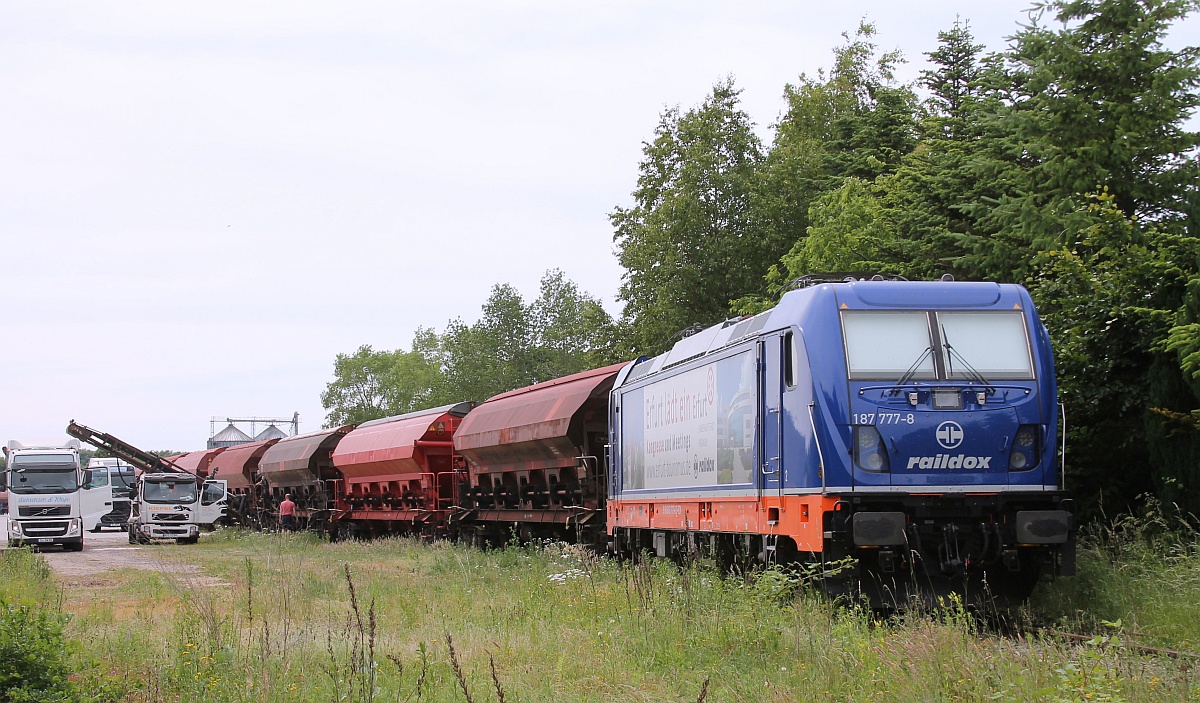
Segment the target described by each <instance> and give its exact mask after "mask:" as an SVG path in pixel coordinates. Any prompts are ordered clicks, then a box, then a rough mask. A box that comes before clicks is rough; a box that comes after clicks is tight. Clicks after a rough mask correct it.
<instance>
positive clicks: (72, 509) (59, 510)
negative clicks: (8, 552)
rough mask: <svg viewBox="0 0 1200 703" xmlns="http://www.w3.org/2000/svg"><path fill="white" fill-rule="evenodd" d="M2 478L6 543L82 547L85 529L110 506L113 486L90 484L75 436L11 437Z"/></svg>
mask: <svg viewBox="0 0 1200 703" xmlns="http://www.w3.org/2000/svg"><path fill="white" fill-rule="evenodd" d="M3 449H4V455H5V457H6V459H7V464H6V466H5V470H4V472H3V474H2V477H3V480H2V481H0V483H2V484H3V485H2V486H0V487H4V488H7V489H8V494H9V495H8V508H9V514H8V546H10V547H19V546H25V545H30V546H35V547H46V546H50V545H55V544H58V545H62V547H63V549H64V550H67V551H75V552H78V551H82V550H83V533H84V532H85V531H88V530H92V529H95V527H96V525H98V524H99V523H100V518H101V517H102V516H103V515H104V514H105V513H107V512H108V511H110V510H112V502H113V498H112V486H111V485H108V484H107V483H106V484H105V485H103V486H96V485H93V484H92V482H91V478H92V476H91V472H90V471H87V470H84V469H81V468H80V466H79V441H78V440H75V439H71V440H67V441H66V442H62V443H41V444H38V443H33V444H25V443H23V442H19V441H17V440H12V441H10V442H9V443H8V444H7V445H6V446H5V447H4V448H3Z"/></svg>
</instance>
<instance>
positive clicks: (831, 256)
mask: <svg viewBox="0 0 1200 703" xmlns="http://www.w3.org/2000/svg"><path fill="white" fill-rule="evenodd" d="M809 217H810V218H811V224H810V225H809V227H808V236H807V237H805V238H804V239H801V240H800V241H798V242H796V245H795V246H793V247H792V250H791V251H790V252H788V253H787V254H784V256H783V258H782V259H781V262H780V263H782V264H783V266H784V267H785V268H786V269H787V277H786V278H787V280H792V279H794V278H797V277H799V276H803V275H804V274H805V273H808V272H810V271H871V272H890V271H889V268H890V266H889V264H888V263H887V261H888V260H891V259H893V258H894V257H895V254H896V250H897V248H898V247H899V245H900V242H899V241H898V240H897V238H896V236H895V235H894V234H893V232H892V229H891V226H890V223H889V222H888V221H887V216H886V213H885V211H884V208H883V205H882V204H881V203H880V202H879V200H878V198H877V197H876V196H875V194H874V193H873V192H872V191H871V187H870V185H869V184H868V183H866V182H865V181H862V180H860V179H858V178H848V179H846V181H845V182H843V183H842V185H841V186H840V187H838V188H837V189H835V190H832V191H830V192H828V193H825V194H824V195H822V196H821V197H819V198H817V200H816V201H815V202H814V203H813V205H812V207H811V208H810V209H809ZM780 278H781V277H780V274H779V272H778V270H777V269H776V270H774V271H772V273H771V274H769V275H768V281H769V282H772V283H774V282H775V281H778V280H780Z"/></svg>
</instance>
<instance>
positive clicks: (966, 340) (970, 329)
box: [842, 310, 1034, 382]
mask: <svg viewBox="0 0 1200 703" xmlns="http://www.w3.org/2000/svg"><path fill="white" fill-rule="evenodd" d="M842 331H843V334H844V335H845V345H846V366H847V371H848V372H849V374H850V379H851V380H891V381H910V380H934V379H942V380H952V381H958V380H973V381H982V382H986V381H994V380H1014V381H1018V380H1021V381H1023V380H1033V378H1034V372H1033V356H1032V353H1031V350H1030V345H1029V331H1028V330H1027V329H1026V327H1025V316H1024V315H1023V314H1022V313H1021V312H1020V311H1012V312H1009V311H971V312H964V311H953V312H947V311H941V312H924V311H911V312H908V311H905V312H892V311H886V312H884V311H862V310H847V311H843V312H842Z"/></svg>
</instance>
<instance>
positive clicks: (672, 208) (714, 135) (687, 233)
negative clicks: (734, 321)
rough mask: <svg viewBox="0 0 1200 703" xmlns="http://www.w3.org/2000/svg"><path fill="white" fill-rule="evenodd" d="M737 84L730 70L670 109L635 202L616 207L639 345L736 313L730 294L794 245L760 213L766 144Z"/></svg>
mask: <svg viewBox="0 0 1200 703" xmlns="http://www.w3.org/2000/svg"><path fill="white" fill-rule="evenodd" d="M739 94H740V91H739V90H737V89H736V88H734V85H733V81H732V80H728V81H726V82H724V83H720V84H718V85H716V86H714V87H713V90H712V93H711V94H710V95H709V96H708V97H707V98H706V99H705V100H704V102H703V103H702V104H701V105H700V106H699V107H696V108H693V109H691V110H688V111H687V112H684V113H680V111H679V109H678V108H672V109H668V110H666V111H665V112H664V113H663V114H662V116H661V118H660V120H659V124H658V127H657V128H656V129H655V136H654V140H653V141H652V142H650V143H647V144H645V145H644V148H643V150H642V153H643V155H644V156H643V159H642V162H641V165H640V167H639V177H638V185H637V189H636V190H635V191H634V193H633V197H634V205H633V206H632V207H628V208H625V207H617V208H616V209H615V210H614V211H613V212H612V214H611V215H610V216H609V218H610V220H611V222H612V224H613V226H614V228H615V230H616V232H615V235H614V237H613V239H614V241H615V242H616V246H617V257H618V260H619V261H620V263H621V266H622V267H623V268H624V269H625V273H624V276H623V282H622V284H621V289H620V293H619V297H620V299H621V300H622V301H624V303H625V317H626V318H627V319H628V320H629V321H630V324H631V328H632V330H633V334H634V338H633V340H632V342H633V344H632V346H633V351H635V352H636V353H657V352H659V351H662V350H663V349H665V348H666V347H668V346H669V345H670V343H671V341H672V339H673V338H674V337H675V335H676V333H677V332H678V331H679V330H682V329H684V328H686V327H689V326H691V325H693V324H694V323H704V324H707V323H713V322H718V321H720V320H722V319H724V318H726V317H728V316H729V306H730V301H731V300H733V299H735V298H738V297H740V296H743V295H746V294H748V293H752V292H755V291H757V290H759V289H761V287H762V277H763V275H764V274H765V273H766V271H767V268H768V267H769V266H770V265H771V263H772V262H774V261H777V260H778V259H779V257H780V256H781V255H782V254H783V253H784V252H785V251H786V250H787V247H788V244H789V243H788V242H787V241H786V240H784V239H782V238H780V237H778V236H774V235H772V234H770V233H764V232H763V231H761V230H760V229H759V227H758V226H757V224H756V221H755V215H754V212H755V207H754V203H755V198H756V191H757V188H758V175H757V168H758V165H759V163H760V162H761V160H762V144H761V142H760V141H759V139H758V137H757V136H756V135H755V134H754V130H753V123H752V122H751V121H750V119H749V117H748V116H747V115H746V113H745V112H743V111H742V110H741V108H740V107H739V102H738V100H739V98H738V96H739Z"/></svg>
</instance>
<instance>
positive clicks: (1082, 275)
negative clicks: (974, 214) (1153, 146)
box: [1030, 192, 1200, 506]
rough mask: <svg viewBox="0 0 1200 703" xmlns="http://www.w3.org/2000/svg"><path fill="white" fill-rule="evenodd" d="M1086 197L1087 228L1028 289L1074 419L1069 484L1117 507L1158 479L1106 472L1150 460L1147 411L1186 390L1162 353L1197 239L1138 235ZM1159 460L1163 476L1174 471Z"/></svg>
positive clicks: (1053, 254)
mask: <svg viewBox="0 0 1200 703" xmlns="http://www.w3.org/2000/svg"><path fill="white" fill-rule="evenodd" d="M1088 200H1089V201H1090V202H1089V204H1088V206H1087V207H1086V208H1085V209H1083V210H1081V211H1080V213H1079V216H1080V217H1081V218H1087V219H1088V220H1089V221H1090V222H1091V224H1090V225H1089V226H1087V227H1086V228H1084V229H1082V230H1081V231H1080V233H1079V235H1078V237H1077V239H1076V240H1075V241H1074V242H1072V243H1071V244H1070V245H1069V246H1068V247H1067V248H1064V249H1060V250H1055V251H1049V252H1046V253H1044V254H1042V255H1041V256H1040V257H1039V259H1038V262H1037V268H1038V275H1037V278H1036V279H1035V280H1034V281H1033V283H1032V285H1031V288H1030V292H1031V294H1032V295H1033V296H1034V300H1035V301H1036V302H1037V303H1038V309H1039V311H1040V313H1041V315H1042V319H1043V321H1044V322H1045V323H1046V325H1047V327H1048V328H1049V329H1050V331H1051V337H1052V339H1053V342H1054V347H1055V352H1056V357H1057V366H1058V371H1059V378H1060V395H1061V397H1062V398H1063V400H1064V402H1065V403H1066V405H1067V416H1068V418H1070V421H1069V422H1068V425H1067V426H1068V431H1069V432H1070V435H1069V438H1068V446H1069V447H1071V450H1070V454H1069V455H1068V456H1069V457H1071V462H1070V466H1071V467H1072V471H1071V473H1072V480H1069V481H1068V483H1069V485H1071V487H1072V489H1073V490H1074V491H1076V492H1078V493H1080V494H1082V496H1083V497H1084V498H1085V500H1087V501H1088V502H1089V503H1091V504H1092V505H1093V506H1095V505H1097V504H1098V503H1099V502H1100V500H1101V498H1102V496H1104V495H1107V496H1109V498H1110V500H1111V499H1114V498H1115V499H1116V500H1117V501H1118V503H1117V504H1118V506H1120V505H1123V504H1124V500H1125V499H1127V498H1128V497H1131V496H1134V495H1138V494H1140V493H1145V492H1149V491H1152V490H1154V488H1155V486H1154V483H1153V482H1154V479H1155V476H1154V475H1153V474H1151V473H1149V472H1140V471H1128V470H1112V469H1108V467H1113V468H1114V469H1115V468H1116V467H1122V468H1123V467H1130V466H1146V465H1150V464H1151V462H1152V459H1151V448H1150V447H1149V446H1148V442H1147V431H1146V427H1145V423H1146V422H1147V419H1148V418H1147V416H1148V410H1149V408H1151V407H1154V406H1156V405H1158V404H1160V402H1159V401H1161V400H1165V398H1163V394H1164V393H1165V392H1166V390H1167V389H1170V388H1173V387H1179V386H1180V385H1183V387H1184V388H1186V384H1184V383H1183V379H1182V378H1181V376H1180V373H1179V370H1178V367H1177V366H1173V365H1170V364H1164V362H1165V361H1166V359H1164V356H1165V355H1164V354H1163V353H1162V352H1161V351H1160V349H1161V345H1162V343H1163V341H1164V340H1165V339H1166V338H1167V336H1168V331H1169V330H1170V328H1171V326H1172V323H1173V322H1174V320H1175V319H1176V315H1177V310H1178V308H1179V306H1180V305H1181V302H1182V299H1183V295H1184V291H1185V288H1186V285H1187V282H1188V280H1189V278H1190V277H1191V276H1193V275H1195V273H1194V272H1195V263H1196V261H1197V256H1198V255H1200V241H1198V240H1195V239H1191V238H1185V237H1178V236H1171V235H1168V234H1164V233H1163V232H1161V231H1159V230H1158V229H1156V228H1153V227H1152V228H1149V229H1147V230H1143V229H1142V228H1141V227H1140V226H1139V225H1138V223H1137V222H1136V221H1134V220H1133V219H1131V218H1129V217H1127V216H1126V215H1125V214H1124V213H1123V212H1121V211H1120V210H1119V209H1118V208H1117V207H1116V203H1115V198H1114V196H1112V195H1111V194H1109V193H1107V192H1104V193H1101V194H1098V195H1093V196H1089V197H1088ZM1156 369H1157V370H1158V372H1159V373H1166V374H1169V379H1168V381H1167V382H1166V383H1165V384H1161V387H1160V388H1156V387H1155V385H1154V384H1152V383H1150V382H1149V379H1150V378H1151V374H1152V372H1153V371H1155V370H1156ZM1172 369H1174V370H1173V371H1172ZM1100 379H1102V380H1103V382H1099V380H1100ZM1170 379H1173V380H1170ZM1175 400H1176V402H1186V399H1182V400H1181V399H1175ZM1195 401H1196V399H1195V397H1192V398H1191V402H1192V403H1195ZM1158 459H1159V460H1160V461H1159V463H1158V465H1159V466H1160V471H1159V475H1170V474H1171V473H1172V471H1171V468H1170V466H1169V465H1165V462H1163V461H1162V459H1163V457H1162V456H1161V455H1160V456H1159V457H1158ZM1097 467H1103V468H1105V469H1108V470H1103V471H1097Z"/></svg>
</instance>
